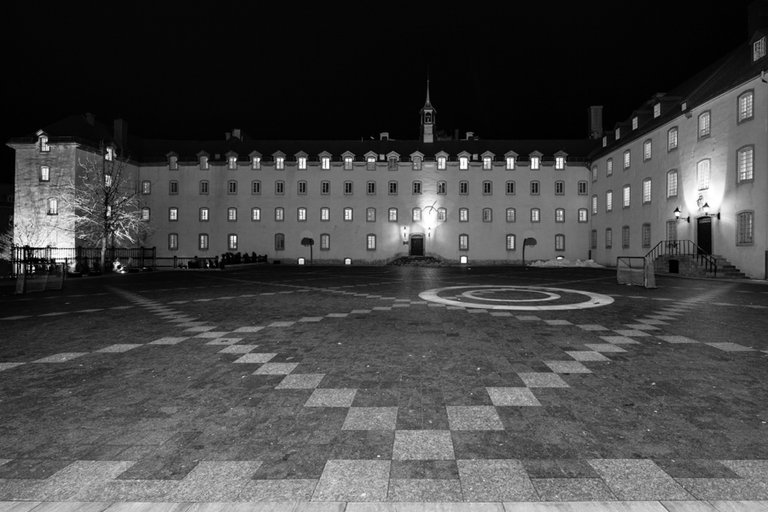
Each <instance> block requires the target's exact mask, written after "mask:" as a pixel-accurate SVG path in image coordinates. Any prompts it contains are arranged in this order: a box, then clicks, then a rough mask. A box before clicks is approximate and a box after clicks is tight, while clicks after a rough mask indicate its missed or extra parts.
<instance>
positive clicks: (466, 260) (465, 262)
mask: <svg viewBox="0 0 768 512" xmlns="http://www.w3.org/2000/svg"><path fill="white" fill-rule="evenodd" d="M467 262H469V259H467V257H466V256H461V257H460V258H459V263H461V264H462V265H466V264H467Z"/></svg>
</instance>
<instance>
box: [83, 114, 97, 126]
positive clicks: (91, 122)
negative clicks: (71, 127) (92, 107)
mask: <svg viewBox="0 0 768 512" xmlns="http://www.w3.org/2000/svg"><path fill="white" fill-rule="evenodd" d="M85 122H86V123H88V124H89V125H91V126H95V125H96V116H94V115H93V114H91V113H90V112H86V113H85Z"/></svg>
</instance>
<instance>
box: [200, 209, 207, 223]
mask: <svg viewBox="0 0 768 512" xmlns="http://www.w3.org/2000/svg"><path fill="white" fill-rule="evenodd" d="M208 214H209V211H208V208H200V216H199V219H200V222H208V219H209V216H208Z"/></svg>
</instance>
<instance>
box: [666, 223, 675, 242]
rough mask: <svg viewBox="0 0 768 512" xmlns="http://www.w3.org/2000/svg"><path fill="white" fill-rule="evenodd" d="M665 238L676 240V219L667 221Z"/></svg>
mask: <svg viewBox="0 0 768 512" xmlns="http://www.w3.org/2000/svg"><path fill="white" fill-rule="evenodd" d="M667 240H677V221H676V220H668V221H667Z"/></svg>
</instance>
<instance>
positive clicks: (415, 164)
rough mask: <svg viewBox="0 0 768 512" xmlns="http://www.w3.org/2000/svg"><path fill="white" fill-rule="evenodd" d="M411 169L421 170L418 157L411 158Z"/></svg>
mask: <svg viewBox="0 0 768 512" xmlns="http://www.w3.org/2000/svg"><path fill="white" fill-rule="evenodd" d="M412 167H413V170H414V171H420V170H421V157H418V156H416V157H413V161H412Z"/></svg>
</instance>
